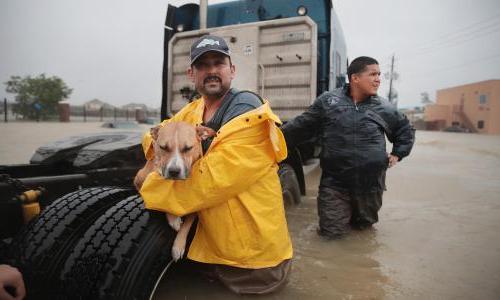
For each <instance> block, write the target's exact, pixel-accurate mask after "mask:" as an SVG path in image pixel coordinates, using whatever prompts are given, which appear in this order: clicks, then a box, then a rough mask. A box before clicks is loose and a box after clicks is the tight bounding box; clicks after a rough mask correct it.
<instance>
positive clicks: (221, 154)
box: [140, 122, 275, 216]
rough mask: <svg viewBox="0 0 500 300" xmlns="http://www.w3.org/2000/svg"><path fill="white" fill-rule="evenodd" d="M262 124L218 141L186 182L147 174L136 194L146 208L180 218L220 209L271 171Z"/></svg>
mask: <svg viewBox="0 0 500 300" xmlns="http://www.w3.org/2000/svg"><path fill="white" fill-rule="evenodd" d="M265 126H267V124H266V123H265V122H263V123H260V125H258V126H252V127H248V128H245V129H242V130H239V131H237V132H234V133H232V134H231V135H230V136H228V137H227V138H225V139H224V140H221V141H220V142H219V144H218V145H217V147H214V148H213V149H212V150H211V151H209V152H207V154H206V155H205V156H204V157H203V158H202V159H200V160H199V161H197V162H196V163H195V164H194V165H193V168H192V171H191V175H190V177H189V178H188V179H186V180H182V181H181V180H165V179H163V178H162V177H161V176H160V175H159V174H158V173H157V172H153V173H151V174H150V175H149V176H148V177H147V178H146V180H145V182H144V184H143V186H142V189H141V191H140V193H141V195H142V197H143V199H144V203H145V206H146V208H148V209H153V210H159V211H164V212H168V213H171V214H174V215H177V216H183V215H186V214H190V213H193V212H196V211H199V210H202V209H206V208H209V207H213V206H217V205H220V204H221V203H223V202H225V201H227V200H228V199H231V198H233V197H235V196H236V195H238V194H240V193H242V192H243V191H245V190H247V189H248V188H249V187H250V186H251V185H253V184H254V183H255V182H256V181H257V180H259V178H261V177H262V176H264V175H265V174H266V173H267V172H269V169H270V168H273V167H274V165H275V162H274V161H273V158H272V157H270V152H269V149H270V147H271V145H270V141H269V140H268V138H266V137H263V136H262V135H263V134H264V132H265V131H266V128H264V127H265Z"/></svg>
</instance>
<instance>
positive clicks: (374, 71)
mask: <svg viewBox="0 0 500 300" xmlns="http://www.w3.org/2000/svg"><path fill="white" fill-rule="evenodd" d="M347 73H348V77H349V84H348V85H346V86H345V87H343V88H339V89H335V90H333V91H331V92H326V93H324V94H322V95H321V96H319V97H318V98H317V99H316V100H315V101H314V103H313V104H312V105H311V106H310V107H309V109H308V110H307V111H305V112H304V113H303V114H302V115H300V116H297V117H296V118H295V119H293V120H292V121H290V122H288V123H287V124H285V125H284V126H283V128H282V130H283V133H284V135H285V138H286V142H287V145H288V147H289V148H291V147H294V146H296V145H298V144H299V143H301V142H302V141H305V140H307V139H310V138H311V137H312V136H313V135H314V134H315V133H318V134H319V138H320V140H321V146H322V151H321V155H320V165H321V169H322V175H321V181H320V186H319V194H318V215H319V228H318V234H319V235H321V236H324V237H326V238H329V239H337V238H340V237H342V236H344V235H345V234H346V233H347V232H348V231H349V230H350V229H351V228H354V229H364V228H367V227H371V225H372V224H374V223H376V222H377V221H378V211H379V209H380V207H381V206H382V194H383V191H384V190H385V173H386V169H387V168H388V167H392V166H394V165H395V164H396V163H397V162H399V161H401V159H403V157H405V156H407V155H408V154H410V151H411V149H412V146H413V143H414V140H415V135H414V129H413V128H412V126H411V125H410V123H409V121H408V119H407V118H406V116H405V115H403V114H401V113H399V112H398V111H397V109H396V108H395V107H394V106H393V105H392V104H390V103H388V102H387V101H386V100H384V99H382V98H381V97H379V96H377V90H378V88H379V86H380V68H379V65H378V62H377V61H376V60H375V59H373V58H371V57H365V56H362V57H358V58H356V59H355V60H353V61H352V63H351V64H350V65H349V67H348V69H347ZM385 136H387V138H388V139H389V141H390V142H391V143H393V147H392V151H391V152H390V153H389V154H388V153H387V152H386V144H385Z"/></svg>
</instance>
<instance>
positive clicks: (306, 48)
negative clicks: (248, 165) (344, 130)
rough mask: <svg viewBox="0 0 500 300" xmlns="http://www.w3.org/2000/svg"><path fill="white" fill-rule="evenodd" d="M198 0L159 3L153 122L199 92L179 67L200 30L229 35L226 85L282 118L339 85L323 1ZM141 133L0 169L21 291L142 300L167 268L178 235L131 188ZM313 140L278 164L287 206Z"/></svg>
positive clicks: (88, 141)
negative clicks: (160, 40)
mask: <svg viewBox="0 0 500 300" xmlns="http://www.w3.org/2000/svg"><path fill="white" fill-rule="evenodd" d="M203 2H205V3H206V1H202V5H198V4H194V3H190V4H185V5H182V6H179V7H176V6H173V5H168V7H167V13H166V21H165V36H164V65H163V80H162V84H163V94H162V108H161V111H162V119H166V118H168V117H170V116H171V115H173V114H175V113H176V112H177V111H179V110H180V109H181V108H182V107H183V106H184V105H186V104H187V103H188V102H189V101H191V100H192V98H193V96H194V95H195V94H196V91H195V89H194V86H193V85H192V83H191V82H189V81H188V80H187V77H186V75H185V71H186V69H187V68H188V62H189V58H188V56H189V47H190V45H191V43H192V42H193V41H194V40H195V39H197V38H199V37H200V36H203V35H205V34H215V35H219V36H222V37H224V38H225V39H226V41H228V44H229V47H230V49H231V58H232V61H233V63H234V64H235V65H236V68H237V76H236V78H235V80H234V81H233V87H236V88H238V89H240V90H251V91H254V92H256V93H259V94H260V95H261V96H262V97H263V98H265V99H267V100H268V101H269V103H270V105H271V107H272V109H273V111H274V112H275V113H277V114H278V115H279V116H280V118H281V119H282V120H283V121H285V122H286V121H287V120H289V119H291V118H293V117H295V116H297V115H298V114H300V113H301V112H303V111H304V110H305V109H307V107H308V106H309V105H310V104H311V103H312V101H313V100H314V99H315V98H316V97H317V96H318V95H319V94H321V93H323V92H325V91H327V90H329V89H333V88H336V87H339V86H341V85H342V84H344V82H345V77H346V68H347V56H346V47H345V42H344V37H343V34H342V29H341V27H340V23H339V21H338V18H337V16H336V14H335V11H334V9H333V5H332V2H331V1H327V0H302V1H301V0H295V1H289V0H287V1H285V0H274V1H265V0H238V1H228V2H223V3H217V4H212V5H208V6H205V5H203ZM200 12H201V13H200ZM141 138H142V137H141V134H140V133H137V132H116V133H114V132H113V133H110V132H107V133H103V134H89V135H80V136H74V137H69V138H67V139H64V140H61V141H56V142H53V143H51V144H48V145H45V146H42V147H40V148H39V149H37V150H36V152H35V154H34V155H33V157H32V158H31V160H30V163H29V164H22V165H4V166H0V238H1V244H0V245H1V248H0V254H1V257H2V262H6V263H9V264H11V265H14V266H16V267H18V268H19V269H20V270H21V271H22V273H23V275H24V278H25V281H26V285H27V289H28V296H29V297H30V295H31V298H35V299H54V298H62V299H64V298H85V299H86V298H96V299H101V298H102V299H108V298H109V299H151V298H152V297H153V296H154V294H155V290H156V288H157V286H158V284H159V282H160V281H161V280H162V278H164V277H167V278H168V276H170V275H169V270H170V269H171V268H170V266H171V265H172V258H171V256H170V251H169V250H168V249H170V248H171V246H172V243H173V239H174V237H175V232H174V231H173V230H172V229H171V228H170V227H169V226H168V224H167V223H166V220H165V217H164V215H163V214H162V213H158V212H154V211H149V210H146V209H145V208H144V204H143V202H142V199H141V198H140V196H139V195H138V193H137V192H136V191H135V190H134V188H133V185H132V181H133V177H134V175H135V173H136V172H137V170H138V169H139V168H141V167H142V166H143V165H144V163H145V159H144V155H143V153H142V148H141ZM316 144H317V142H316V141H315V140H312V141H304V144H303V145H302V146H301V147H299V148H298V149H289V157H288V158H287V159H286V160H285V161H284V162H283V163H282V164H281V165H280V169H279V176H280V181H281V185H282V190H283V198H284V202H285V206H286V207H289V206H294V205H298V204H299V203H300V198H301V195H304V194H305V181H304V173H303V168H302V164H303V162H304V161H306V160H307V159H308V158H310V157H312V156H314V153H315V151H314V149H315V148H316Z"/></svg>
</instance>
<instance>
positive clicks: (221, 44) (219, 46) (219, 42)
mask: <svg viewBox="0 0 500 300" xmlns="http://www.w3.org/2000/svg"><path fill="white" fill-rule="evenodd" d="M208 51H216V52H220V53H222V54H225V55H227V56H231V55H230V54H229V47H228V46H227V43H226V41H225V40H224V39H223V38H221V37H218V36H215V35H204V36H202V37H201V38H199V39H197V40H196V41H195V42H194V43H193V44H192V45H191V53H190V55H191V64H193V63H194V62H195V61H196V60H197V59H198V58H199V57H200V56H202V55H203V54H205V53H207V52H208Z"/></svg>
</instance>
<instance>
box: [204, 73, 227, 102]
mask: <svg viewBox="0 0 500 300" xmlns="http://www.w3.org/2000/svg"><path fill="white" fill-rule="evenodd" d="M214 81H215V82H217V83H218V84H219V88H217V89H212V88H206V87H205V86H206V85H207V84H210V83H211V82H214ZM227 90H228V89H225V88H224V86H222V79H220V78H219V77H218V76H209V77H207V78H205V80H203V85H202V86H201V88H200V91H199V92H200V93H201V94H203V95H206V96H210V97H214V98H220V97H222V96H224V95H225V94H226V92H227Z"/></svg>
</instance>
